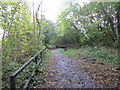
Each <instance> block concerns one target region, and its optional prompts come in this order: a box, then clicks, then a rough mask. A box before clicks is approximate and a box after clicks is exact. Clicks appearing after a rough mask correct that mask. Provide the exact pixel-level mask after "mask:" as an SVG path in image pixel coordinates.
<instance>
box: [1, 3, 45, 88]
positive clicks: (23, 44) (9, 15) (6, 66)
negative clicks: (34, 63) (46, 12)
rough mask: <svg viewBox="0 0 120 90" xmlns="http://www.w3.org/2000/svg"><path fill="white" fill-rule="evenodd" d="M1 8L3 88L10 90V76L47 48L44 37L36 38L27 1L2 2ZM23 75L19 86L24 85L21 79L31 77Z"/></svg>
mask: <svg viewBox="0 0 120 90" xmlns="http://www.w3.org/2000/svg"><path fill="white" fill-rule="evenodd" d="M0 8H1V9H0V13H1V16H0V19H1V20H0V24H1V25H0V26H1V27H2V29H3V31H4V33H3V37H2V63H3V64H2V66H3V67H2V70H3V71H2V80H3V86H2V88H9V87H10V83H9V77H10V75H11V74H12V73H13V72H15V71H16V70H17V69H19V68H20V67H21V66H22V65H23V64H24V63H25V62H26V61H28V60H29V59H30V58H31V57H32V56H34V55H35V54H36V53H37V52H38V51H40V50H41V49H42V48H44V47H45V46H44V42H43V41H42V39H43V38H44V36H41V40H40V39H39V38H38V37H37V36H36V35H38V31H37V30H36V33H34V29H33V22H31V17H32V16H31V11H30V10H29V7H28V5H27V3H26V2H25V1H22V2H0ZM36 29H37V27H36ZM41 32H42V31H41ZM31 68H32V67H31ZM27 70H28V69H27ZM21 75H22V74H21ZM21 75H20V76H19V80H18V86H20V85H23V84H24V83H21V82H22V81H23V79H21V77H22V78H23V77H28V76H29V75H28V76H26V75H25V76H21ZM23 75H24V74H23ZM18 86H17V87H18ZM20 87H21V86H20ZM20 87H18V88H20Z"/></svg>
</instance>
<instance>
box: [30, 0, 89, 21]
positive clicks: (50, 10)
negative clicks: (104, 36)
mask: <svg viewBox="0 0 120 90" xmlns="http://www.w3.org/2000/svg"><path fill="white" fill-rule="evenodd" d="M28 1H29V2H30V4H29V5H30V7H31V10H32V2H34V3H35V5H36V6H35V7H38V5H39V3H40V2H41V0H28ZM77 1H79V3H80V4H82V3H83V2H89V0H77ZM64 2H65V0H43V3H42V11H44V14H45V16H46V18H47V19H49V20H52V21H53V22H55V21H56V20H57V17H58V15H59V14H60V13H61V11H62V8H63V3H64Z"/></svg>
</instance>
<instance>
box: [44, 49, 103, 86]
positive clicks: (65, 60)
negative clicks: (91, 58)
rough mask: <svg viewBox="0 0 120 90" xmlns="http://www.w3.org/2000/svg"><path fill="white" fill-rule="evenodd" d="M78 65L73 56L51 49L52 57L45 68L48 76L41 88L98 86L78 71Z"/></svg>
mask: <svg viewBox="0 0 120 90" xmlns="http://www.w3.org/2000/svg"><path fill="white" fill-rule="evenodd" d="M80 67H83V66H80V65H79V64H77V62H75V60H74V58H72V57H70V56H67V55H64V54H61V53H60V52H58V51H57V50H52V59H51V60H50V61H49V68H48V70H47V72H48V77H47V78H45V81H46V83H44V84H43V85H42V88H100V87H101V86H100V85H98V84H95V83H94V82H93V81H92V79H91V78H90V77H89V76H88V75H87V74H85V73H83V72H81V71H80V69H79V68H80Z"/></svg>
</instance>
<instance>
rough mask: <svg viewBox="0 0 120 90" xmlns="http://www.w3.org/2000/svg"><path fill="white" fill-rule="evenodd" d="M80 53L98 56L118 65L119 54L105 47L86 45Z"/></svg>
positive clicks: (99, 58)
mask: <svg viewBox="0 0 120 90" xmlns="http://www.w3.org/2000/svg"><path fill="white" fill-rule="evenodd" d="M80 53H82V54H83V55H85V56H90V57H94V58H97V59H98V60H102V61H104V62H107V63H112V64H116V65H118V54H117V53H112V52H110V51H109V50H108V49H106V48H104V47H99V48H97V47H96V48H91V47H85V48H81V49H80Z"/></svg>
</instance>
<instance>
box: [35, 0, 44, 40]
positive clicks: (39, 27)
mask: <svg viewBox="0 0 120 90" xmlns="http://www.w3.org/2000/svg"><path fill="white" fill-rule="evenodd" d="M42 2H43V0H42V1H41V2H40V4H39V6H38V8H37V11H36V21H37V23H38V29H39V32H38V39H39V38H40V35H41V24H40V21H39V19H38V11H39V9H40V6H41V4H42Z"/></svg>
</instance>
